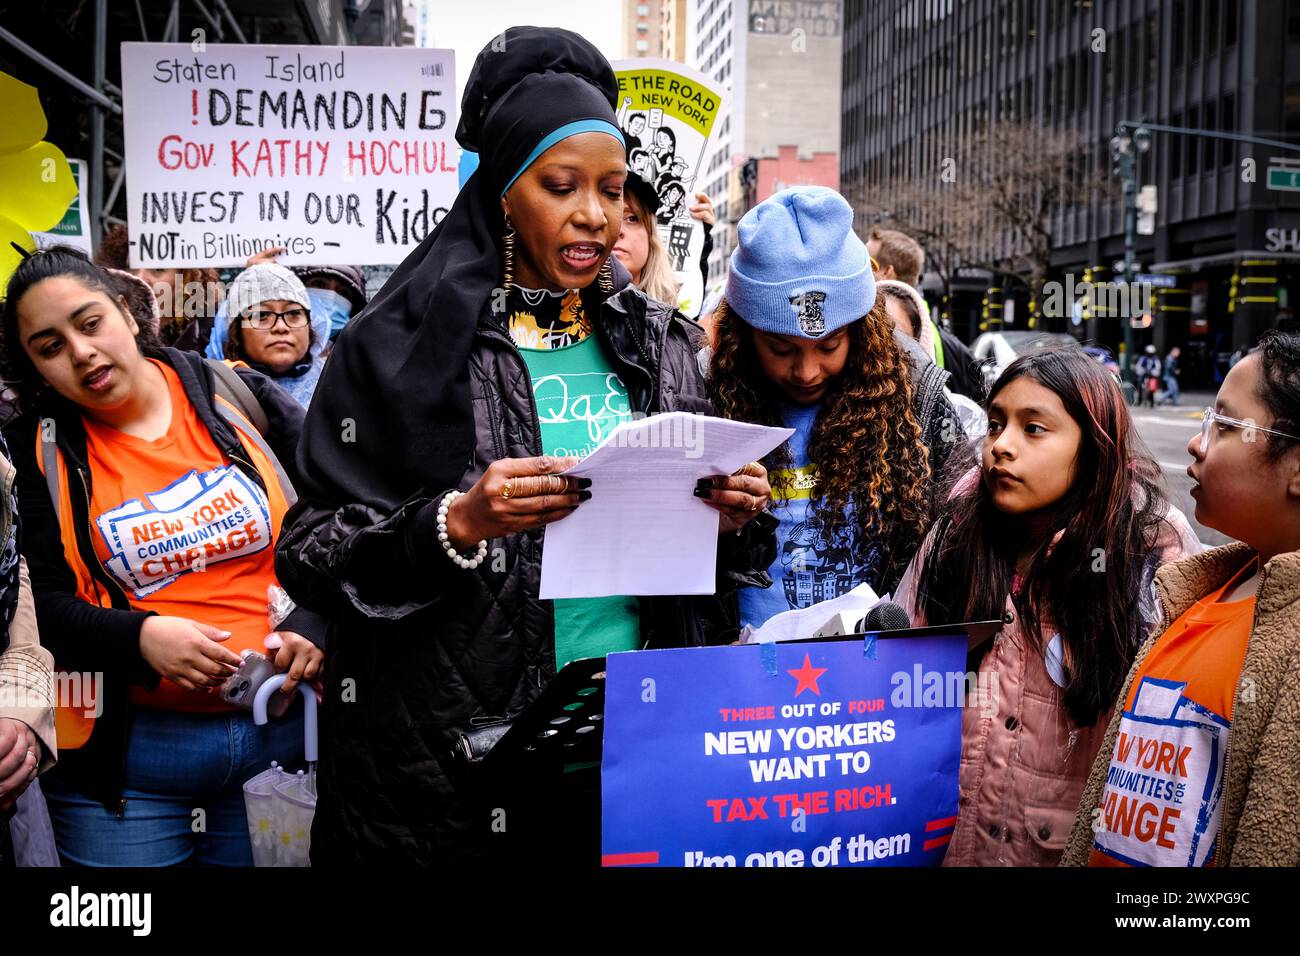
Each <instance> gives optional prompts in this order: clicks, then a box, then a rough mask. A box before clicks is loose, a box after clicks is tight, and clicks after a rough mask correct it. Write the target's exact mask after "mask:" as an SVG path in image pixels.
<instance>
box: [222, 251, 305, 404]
mask: <svg viewBox="0 0 1300 956" xmlns="http://www.w3.org/2000/svg"><path fill="white" fill-rule="evenodd" d="M226 315H227V316H231V317H232V319H231V320H230V321H229V323H228V326H227V329H228V331H227V338H226V343H225V357H226V358H228V359H232V360H234V361H242V362H247V363H248V364H249V365H251V366H252V367H253V368H255V369H257V370H258V371H259V372H261V373H262V374H263V375H266V376H267V377H268V378H270V379H271V380H272V381H274V382H275V383H276V384H277V385H279V386H280V387H281V388H283V389H284V390H285V391H286V392H288V393H289V394H290V395H292V396H293V397H294V398H295V399H297V401H298V404H300V405H302V406H303V407H304V408H305V407H306V406H307V405H308V404H309V403H310V402H311V396H312V393H313V392H314V391H315V390H316V382H317V381H319V379H320V373H321V368H322V366H324V364H325V361H324V359H323V358H322V357H321V353H322V352H323V350H324V348H325V346H326V344H327V343H328V342H329V320H328V318H325V319H321V320H318V321H313V316H312V308H311V298H310V297H309V295H308V292H307V287H306V286H305V285H303V282H302V280H301V279H299V278H298V276H296V275H295V274H294V273H293V272H292V271H290V270H289V269H287V268H285V267H284V266H281V265H276V264H275V263H263V264H261V265H255V266H250V267H249V268H247V269H245V270H244V271H243V272H241V273H240V274H239V275H237V276H236V277H235V281H234V282H232V283H231V284H230V289H229V291H228V292H227V294H226Z"/></svg>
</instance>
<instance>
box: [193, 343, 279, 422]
mask: <svg viewBox="0 0 1300 956" xmlns="http://www.w3.org/2000/svg"><path fill="white" fill-rule="evenodd" d="M203 361H204V364H206V365H207V366H208V371H210V372H211V373H212V385H213V389H214V390H215V392H216V393H217V394H218V395H220V396H221V397H222V398H224V399H225V400H226V401H228V402H229V403H230V404H231V405H234V406H235V407H236V408H237V409H239V410H240V411H241V412H243V413H244V417H245V418H247V419H248V420H249V421H250V422H252V423H253V427H254V428H256V429H257V430H258V432H259V433H260V434H263V435H265V434H266V433H267V432H268V431H270V428H271V423H270V422H269V421H267V418H266V412H265V411H263V410H262V405H261V403H260V402H259V401H258V400H257V396H256V395H254V394H253V390H252V389H250V388H249V387H248V386H247V385H245V384H244V380H243V379H242V378H240V377H239V373H238V372H236V371H235V370H234V369H233V368H231V367H230V366H229V365H227V364H226V363H225V362H222V361H220V360H218V359H213V358H205V359H204V360H203Z"/></svg>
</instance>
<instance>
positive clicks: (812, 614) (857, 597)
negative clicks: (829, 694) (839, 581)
mask: <svg viewBox="0 0 1300 956" xmlns="http://www.w3.org/2000/svg"><path fill="white" fill-rule="evenodd" d="M888 600H889V595H885V596H884V597H883V598H882V597H878V596H877V595H876V592H875V591H873V590H872V589H871V585H870V584H859V585H858V586H857V587H855V588H854V589H853V590H852V591H846V592H845V593H844V594H841V595H840V596H839V597H837V598H831V600H829V601H822V602H821V603H820V604H812V605H809V606H808V607H799V608H794V609H792V610H789V611H782V612H781V613H780V614H774V615H772V616H771V617H770V618H768V619H767V621H766V622H765V623H764V624H763V626H762V627H760V628H757V629H756V630H753V631H751V632H750V634H749V636H748V637H747V638H746V639H745V643H746V644H766V643H768V642H769V641H798V640H803V639H804V638H807V637H812V636H813V635H814V634H816V633H817V632H818V631H819V630H820V629H821V627H822V625H823V624H825V623H827V622H828V621H829V620H830V619H831V618H833V617H835V616H836V615H838V614H840V613H841V612H846V613H847V612H851V613H852V615H853V616H854V617H855V619H861V618H864V617H866V616H867V612H868V611H870V610H871V609H872V608H873V607H875V606H876V605H877V604H879V603H880V602H881V601H888Z"/></svg>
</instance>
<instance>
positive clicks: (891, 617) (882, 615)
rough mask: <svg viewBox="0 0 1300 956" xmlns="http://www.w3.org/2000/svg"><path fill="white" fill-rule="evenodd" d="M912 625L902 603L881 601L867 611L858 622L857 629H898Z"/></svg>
mask: <svg viewBox="0 0 1300 956" xmlns="http://www.w3.org/2000/svg"><path fill="white" fill-rule="evenodd" d="M911 626H912V619H911V618H910V617H908V616H907V612H906V611H904V610H903V608H902V605H899V604H895V603H894V602H893V601H882V602H880V603H879V604H877V605H876V606H875V607H873V608H872V609H871V610H870V611H868V612H867V616H866V617H864V618H863V619H862V620H861V621H859V622H858V627H857V629H858V630H859V631H899V630H903V629H904V628H908V627H911Z"/></svg>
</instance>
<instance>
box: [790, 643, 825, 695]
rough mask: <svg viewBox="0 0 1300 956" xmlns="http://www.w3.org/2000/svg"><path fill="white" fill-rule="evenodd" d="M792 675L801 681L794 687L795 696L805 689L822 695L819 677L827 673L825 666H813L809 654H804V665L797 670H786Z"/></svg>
mask: <svg viewBox="0 0 1300 956" xmlns="http://www.w3.org/2000/svg"><path fill="white" fill-rule="evenodd" d="M786 673H787V674H789V675H790V676H791V677H793V678H795V679H796V680H798V681H799V686H798V687H796V688H795V689H794V696H796V697H798V696H799V695H800V694H802V693H803V692H804V691H805V690H810V691H812V692H813V693H814V694H816V695H817V696H818V697H820V696H821V695H822V692H821V689H820V688H819V687H818V686H817V678H819V677H821V676H822V675H823V674H825V673H826V668H825V667H813V666H812V661H811V660H809V658H808V655H807V654H805V655H804V656H803V667H801V668H799V669H798V670H797V671H786Z"/></svg>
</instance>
